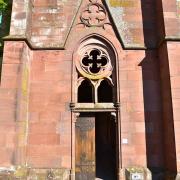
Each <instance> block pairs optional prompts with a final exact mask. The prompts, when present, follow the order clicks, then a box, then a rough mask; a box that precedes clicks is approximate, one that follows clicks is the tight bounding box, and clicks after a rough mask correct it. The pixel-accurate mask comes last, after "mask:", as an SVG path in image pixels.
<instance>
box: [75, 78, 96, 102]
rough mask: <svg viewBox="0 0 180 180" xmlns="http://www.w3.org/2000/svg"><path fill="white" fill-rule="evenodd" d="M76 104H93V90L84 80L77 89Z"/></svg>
mask: <svg viewBox="0 0 180 180" xmlns="http://www.w3.org/2000/svg"><path fill="white" fill-rule="evenodd" d="M78 102H80V103H88V102H93V89H92V85H91V83H90V82H89V81H88V80H84V81H83V82H82V83H81V85H80V86H79V88H78Z"/></svg>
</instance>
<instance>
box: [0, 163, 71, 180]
mask: <svg viewBox="0 0 180 180" xmlns="http://www.w3.org/2000/svg"><path fill="white" fill-rule="evenodd" d="M13 179H21V180H39V179H44V180H53V179H57V180H73V179H71V171H70V170H69V169H54V168H49V169H48V168H47V169H38V168H31V167H26V166H18V167H12V168H1V167H0V180H13Z"/></svg>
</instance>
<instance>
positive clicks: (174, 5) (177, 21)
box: [162, 0, 180, 38]
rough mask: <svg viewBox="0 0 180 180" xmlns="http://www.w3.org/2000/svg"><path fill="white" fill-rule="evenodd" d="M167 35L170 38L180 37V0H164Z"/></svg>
mask: <svg viewBox="0 0 180 180" xmlns="http://www.w3.org/2000/svg"><path fill="white" fill-rule="evenodd" d="M162 7H163V16H164V25H165V35H166V36H167V37H168V38H175V37H177V38H178V37H179V30H180V16H179V15H180V13H179V12H180V11H179V10H180V5H179V1H178V0H171V1H168V0H162Z"/></svg>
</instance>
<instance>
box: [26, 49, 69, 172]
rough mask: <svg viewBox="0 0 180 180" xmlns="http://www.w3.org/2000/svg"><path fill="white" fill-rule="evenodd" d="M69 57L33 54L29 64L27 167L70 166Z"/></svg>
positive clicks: (57, 53)
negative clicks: (28, 165)
mask: <svg viewBox="0 0 180 180" xmlns="http://www.w3.org/2000/svg"><path fill="white" fill-rule="evenodd" d="M71 63H72V59H71V54H69V52H68V51H35V52H34V53H33V59H32V62H31V76H30V100H29V136H28V164H30V165H32V166H33V167H56V168H59V167H64V168H70V167H71V164H70V163H71V112H70V110H69V103H70V102H71Z"/></svg>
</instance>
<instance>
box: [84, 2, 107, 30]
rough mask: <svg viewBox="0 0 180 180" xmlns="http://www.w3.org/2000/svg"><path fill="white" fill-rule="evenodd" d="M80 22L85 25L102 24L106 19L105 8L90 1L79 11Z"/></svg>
mask: <svg viewBox="0 0 180 180" xmlns="http://www.w3.org/2000/svg"><path fill="white" fill-rule="evenodd" d="M80 19H81V22H82V23H83V24H85V25H86V26H88V27H90V26H103V25H104V23H105V20H106V11H105V8H104V7H103V6H102V5H101V4H99V3H97V2H93V1H90V3H89V4H88V6H87V7H86V9H85V10H84V11H83V12H82V13H81V17H80Z"/></svg>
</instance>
